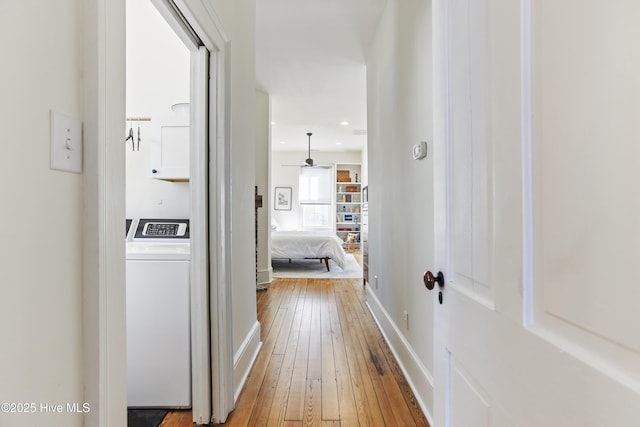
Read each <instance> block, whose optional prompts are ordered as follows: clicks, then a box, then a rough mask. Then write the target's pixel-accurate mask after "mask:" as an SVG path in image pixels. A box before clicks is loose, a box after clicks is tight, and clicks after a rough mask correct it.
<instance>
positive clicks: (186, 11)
mask: <svg viewBox="0 0 640 427" xmlns="http://www.w3.org/2000/svg"><path fill="white" fill-rule="evenodd" d="M175 5H176V6H177V8H178V10H179V11H180V12H181V14H182V15H183V17H184V18H185V20H186V22H188V23H189V25H190V26H191V27H192V28H193V29H194V30H195V32H196V34H197V35H198V37H199V38H200V39H201V40H202V42H203V44H204V45H205V46H206V48H207V49H208V50H209V52H211V57H212V60H211V64H212V65H213V66H211V67H210V68H209V77H210V82H211V84H210V87H209V92H210V96H209V100H208V102H209V107H210V108H209V123H210V127H209V138H208V140H209V154H210V157H209V166H210V170H211V171H214V172H213V173H211V174H210V175H209V182H208V183H202V186H203V187H204V188H208V191H207V190H205V191H199V192H198V193H199V194H200V195H202V196H204V197H205V198H208V200H206V199H205V200H199V201H198V203H200V205H199V206H201V207H202V208H201V209H203V210H204V212H205V213H204V217H205V218H206V217H207V216H208V218H209V220H208V222H209V224H210V225H211V227H210V234H209V237H210V239H209V241H208V243H207V246H208V249H209V257H208V258H207V257H199V258H197V259H195V257H194V256H192V261H191V262H192V264H194V263H195V265H196V266H197V267H192V271H200V272H201V271H202V270H201V269H202V268H205V269H206V268H207V265H210V266H211V271H214V272H215V275H212V276H211V277H210V279H209V290H210V303H211V307H210V313H208V314H210V315H211V319H210V324H211V326H210V327H211V335H210V338H211V350H212V351H211V355H212V356H214V357H212V360H211V371H212V375H213V377H214V378H216V379H217V381H216V384H215V386H216V390H215V391H214V393H213V399H211V405H212V414H211V416H210V417H209V418H210V420H201V422H207V423H208V422H219V421H221V420H224V419H226V417H227V415H228V413H229V412H230V411H231V410H232V409H233V405H234V400H233V378H232V375H233V355H232V342H231V339H232V335H231V311H230V309H229V302H230V301H229V299H230V295H231V289H230V286H231V282H230V277H229V276H230V260H229V259H228V257H227V255H226V254H228V253H229V249H230V248H229V246H230V242H231V240H230V236H229V235H228V234H229V231H230V227H229V221H230V215H229V211H230V191H229V190H230V183H229V180H228V178H227V176H229V173H228V172H229V170H230V154H229V153H230V137H229V131H228V129H229V113H228V111H229V90H228V83H227V77H226V76H227V69H228V63H229V61H228V58H229V49H228V46H229V38H228V37H227V36H226V34H225V33H224V30H223V27H222V25H221V21H220V19H219V18H218V17H217V15H216V13H215V11H214V9H213V7H212V6H211V5H209V3H207V2H205V1H204V0H176V1H175ZM124 6H125V0H120V1H112V0H93V1H91V2H88V4H87V5H86V7H85V9H84V16H83V21H84V24H85V28H87V32H86V38H85V41H84V52H85V63H84V68H85V79H84V89H85V103H84V111H83V116H84V122H85V128H84V139H85V141H86V150H85V159H84V161H85V177H84V181H85V195H84V199H85V224H84V232H85V254H86V255H85V258H84V259H83V270H84V274H83V276H84V277H83V279H84V280H83V282H84V290H83V293H84V296H83V311H84V325H85V331H84V354H85V356H84V358H85V361H84V367H83V368H84V378H85V379H84V382H85V390H86V394H85V401H86V402H89V404H90V405H91V411H90V412H89V413H87V414H85V417H84V425H87V426H99V427H107V426H111V425H125V424H126V408H127V404H126V394H127V392H126V390H127V379H126V326H125V308H126V307H125V306H126V298H125V274H124V272H125V268H124V264H125V263H124V261H125V248H124V240H123V239H122V230H123V229H124V205H125V202H124V200H125V187H124V177H125V162H124V145H123V144H122V141H121V139H122V138H121V136H122V135H121V134H122V132H121V131H120V130H121V129H124V128H125V107H124V100H125V97H124V94H125V67H124V64H125V53H126V52H125V42H124V41H125V36H124V32H123V31H122V28H124V27H125V7H124ZM197 173H200V174H201V173H202V171H199V172H197ZM201 189H202V187H201ZM192 203H194V201H192ZM207 207H208V209H207ZM193 268H195V270H193Z"/></svg>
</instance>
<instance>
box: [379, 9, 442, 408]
mask: <svg viewBox="0 0 640 427" xmlns="http://www.w3.org/2000/svg"><path fill="white" fill-rule="evenodd" d="M430 23H431V2H430V1H427V0H389V2H388V4H387V7H386V10H385V13H384V15H383V17H382V19H381V22H380V25H379V27H378V30H377V33H376V36H375V38H374V40H373V43H372V45H371V49H370V52H369V56H368V60H367V86H368V90H367V99H368V101H367V108H368V141H369V145H368V158H369V164H368V170H369V174H368V181H369V243H370V250H369V277H370V284H371V285H370V286H368V288H367V289H368V292H369V293H370V296H369V301H370V304H371V305H372V306H373V307H375V310H374V312H375V313H376V316H377V317H378V319H379V320H380V321H381V324H382V326H383V330H384V332H385V334H386V335H387V336H388V337H390V341H392V345H393V346H394V347H395V348H396V350H397V353H398V355H399V356H400V362H401V363H402V364H403V365H404V366H405V368H407V370H408V373H409V377H410V379H411V380H412V381H413V382H414V384H417V385H418V388H419V390H417V391H418V394H419V396H418V397H419V398H421V399H422V400H423V403H424V404H426V406H427V407H428V408H432V398H431V391H432V390H431V389H430V387H431V388H432V384H430V375H431V374H430V372H432V371H433V356H432V353H433V348H432V339H433V333H432V330H433V310H432V295H431V294H430V293H428V292H426V289H425V287H424V284H423V282H422V274H423V272H424V271H425V270H427V269H429V268H431V267H432V266H433V259H434V253H433V238H434V236H433V225H432V224H433V205H432V201H433V182H432V180H433V175H432V159H431V157H430V156H428V157H427V158H426V159H423V160H419V161H415V160H413V159H412V146H413V144H415V143H417V142H419V141H421V140H427V141H432V132H433V131H432V128H433V125H432V83H431V82H432V77H431V76H432V71H431V63H430V61H431V59H430V58H431V31H430V26H431V25H430ZM429 145H430V146H429V150H431V148H432V145H431V144H429ZM375 276H377V277H378V281H377V282H378V287H377V288H376V286H375V282H376V280H375ZM378 302H379V305H378ZM404 311H406V312H407V313H408V314H409V325H408V328H407V327H406V326H405V321H404V318H403V316H404ZM403 340H405V341H404V342H403ZM425 368H426V370H425Z"/></svg>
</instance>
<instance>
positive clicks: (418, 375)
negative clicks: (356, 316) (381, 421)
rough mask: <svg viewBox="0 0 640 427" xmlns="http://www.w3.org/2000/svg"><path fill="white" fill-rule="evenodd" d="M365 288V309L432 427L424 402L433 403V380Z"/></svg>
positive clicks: (380, 306) (382, 308)
mask: <svg viewBox="0 0 640 427" xmlns="http://www.w3.org/2000/svg"><path fill="white" fill-rule="evenodd" d="M366 288H367V307H368V308H369V311H370V312H371V315H372V316H373V319H374V320H375V321H376V324H377V325H378V328H379V329H380V332H381V333H382V336H383V337H384V340H385V341H386V342H387V344H388V345H389V348H390V349H391V352H392V353H393V356H394V357H395V358H396V361H397V362H398V365H399V366H400V369H401V370H402V373H403V374H404V376H405V378H406V380H407V383H408V384H409V387H411V390H412V391H413V394H414V395H415V398H416V401H417V402H418V405H420V409H422V412H423V413H424V415H425V417H426V418H427V421H429V425H434V422H433V417H432V415H431V413H430V412H429V408H428V407H427V405H426V403H425V402H433V398H434V388H433V387H434V379H433V376H432V375H431V374H430V373H429V371H428V370H427V368H426V367H425V366H424V365H423V364H422V362H421V361H420V358H419V357H418V355H417V354H416V353H415V351H413V348H412V347H411V344H410V343H409V341H407V339H406V338H405V337H404V335H402V332H401V331H400V329H399V328H398V326H397V325H396V324H395V323H394V321H393V319H392V318H391V316H389V313H387V311H386V310H385V309H384V307H383V306H382V304H380V300H378V297H377V296H376V294H375V293H374V292H373V291H372V290H371V288H370V287H369V286H367V287H366Z"/></svg>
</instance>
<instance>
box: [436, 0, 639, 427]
mask: <svg viewBox="0 0 640 427" xmlns="http://www.w3.org/2000/svg"><path fill="white" fill-rule="evenodd" d="M639 19H640V4H639V3H637V2H634V1H630V0H611V1H607V2H604V1H600V2H586V3H585V2H583V1H578V0H539V1H535V2H532V1H531V0H522V1H521V2H514V1H507V0H449V1H444V0H439V1H435V2H434V19H433V23H434V41H435V50H434V51H435V54H436V57H435V61H434V63H435V68H436V69H435V76H436V84H435V91H436V92H435V93H436V101H435V104H434V105H435V144H434V146H435V149H434V152H435V153H434V154H435V156H436V159H435V162H434V164H435V165H436V170H435V186H436V204H435V210H436V213H435V214H436V215H435V218H436V235H437V240H436V242H435V245H436V246H435V248H436V265H435V266H433V268H434V269H433V270H432V271H433V273H436V272H437V271H438V270H440V271H442V272H443V273H444V277H445V284H444V286H443V287H439V286H438V285H436V287H435V289H434V290H433V292H434V304H435V305H436V307H435V334H434V335H435V338H434V340H435V342H434V348H435V355H434V360H435V367H434V368H435V399H434V419H435V425H436V426H438V427H439V426H447V427H449V426H455V427H473V426H492V427H494V426H545V427H547V426H562V427H566V426H637V425H638V422H639V421H638V420H639V419H640V315H639V314H638V313H639V311H638V309H637V305H638V301H640V286H638V285H637V280H636V279H635V276H634V269H633V266H634V263H636V262H637V260H636V259H637V257H638V255H640V222H639V221H638V219H639V218H640V197H639V196H638V194H639V192H638V189H637V185H638V184H637V183H639V182H640V167H638V166H639V161H638V159H639V158H640V144H638V135H640V120H639V119H638V118H639V117H640V78H639V77H638V76H640V44H639V43H638V42H637V41H638V40H640V26H639V25H637V22H638V21H639ZM439 292H442V304H440V303H439V301H438V293H439Z"/></svg>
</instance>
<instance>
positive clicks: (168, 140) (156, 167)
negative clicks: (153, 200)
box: [150, 125, 189, 181]
mask: <svg viewBox="0 0 640 427" xmlns="http://www.w3.org/2000/svg"><path fill="white" fill-rule="evenodd" d="M150 166H151V177H152V178H156V179H164V180H167V181H188V180H189V126H178V125H161V126H160V129H159V134H158V138H157V139H156V140H155V141H152V144H151V165H150Z"/></svg>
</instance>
